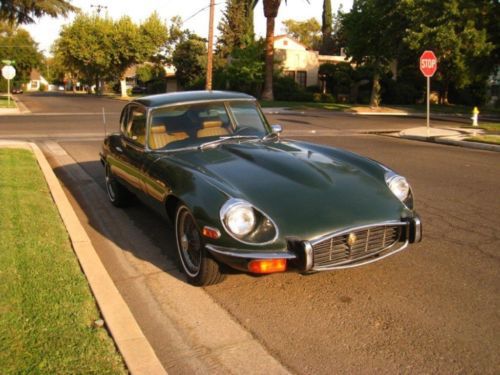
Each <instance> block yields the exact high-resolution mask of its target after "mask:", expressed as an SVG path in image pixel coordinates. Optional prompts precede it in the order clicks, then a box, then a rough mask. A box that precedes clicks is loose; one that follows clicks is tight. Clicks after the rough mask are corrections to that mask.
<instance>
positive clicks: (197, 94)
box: [134, 91, 255, 107]
mask: <svg viewBox="0 0 500 375" xmlns="http://www.w3.org/2000/svg"><path fill="white" fill-rule="evenodd" d="M234 99H236V100H241V99H246V100H255V98H254V97H253V96H250V95H247V94H244V93H241V92H232V91H179V92H172V93H168V94H159V95H150V96H144V97H142V98H139V99H136V100H134V102H137V103H140V104H142V105H144V106H146V107H161V106H164V105H169V104H177V103H189V102H198V101H213V100H234Z"/></svg>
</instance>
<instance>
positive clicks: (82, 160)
mask: <svg viewBox="0 0 500 375" xmlns="http://www.w3.org/2000/svg"><path fill="white" fill-rule="evenodd" d="M22 100H23V101H24V102H25V103H26V105H27V106H28V107H29V108H31V109H33V110H34V111H36V112H37V113H38V114H35V115H31V116H9V117H0V138H14V137H17V138H26V139H33V140H36V141H37V142H39V143H40V144H41V146H42V148H43V149H44V151H45V152H46V154H47V155H48V157H49V161H51V163H52V164H53V165H54V167H55V171H56V173H57V174H58V176H59V177H60V178H61V180H62V181H63V183H64V184H65V186H66V188H67V189H68V193H70V194H71V195H72V197H73V203H74V204H75V207H76V208H77V210H78V214H79V215H80V217H81V218H83V219H84V221H85V225H86V226H87V229H88V231H89V234H90V235H91V238H92V240H93V242H94V241H95V243H96V244H97V246H96V247H97V248H98V251H100V254H99V255H100V256H101V258H102V259H103V262H104V263H105V265H106V267H107V268H108V271H109V272H110V274H111V276H112V277H113V279H114V280H115V283H117V286H118V288H119V289H120V291H121V292H122V294H123V295H124V297H125V299H126V300H127V301H128V302H129V304H130V305H131V308H132V311H133V312H134V315H136V317H137V318H138V320H139V323H140V324H141V327H142V328H143V330H144V332H145V334H146V335H147V336H148V338H150V340H151V342H152V345H153V347H154V348H155V351H156V352H157V354H158V355H159V357H160V360H161V361H162V363H163V364H164V365H165V366H166V367H167V369H168V371H169V373H174V374H175V373H190V372H192V370H193V364H192V363H191V362H188V361H187V360H185V359H184V358H185V357H186V351H188V349H186V351H181V350H180V349H179V348H178V345H179V344H178V342H177V341H176V340H180V341H182V340H181V339H178V338H176V339H173V338H172V332H171V329H170V328H169V327H168V326H166V325H165V323H164V320H165V319H162V318H163V316H164V315H168V311H169V309H175V306H171V305H170V306H168V304H165V303H162V301H163V300H164V298H163V297H162V296H164V294H165V293H166V291H165V290H164V288H163V287H162V284H161V282H160V281H159V280H160V279H159V278H160V277H161V275H162V274H165V273H168V274H170V275H173V276H174V277H178V278H181V279H182V276H181V275H179V274H178V272H177V271H176V269H175V265H174V262H173V261H172V259H175V253H174V244H173V241H172V232H171V229H170V228H169V227H168V226H167V225H166V223H165V222H163V221H162V220H161V219H160V218H159V217H157V216H155V215H152V214H151V212H150V211H149V210H148V209H146V208H145V207H144V206H142V205H137V206H135V207H132V208H130V209H127V210H114V209H111V208H110V207H109V205H106V202H103V200H102V199H101V198H102V197H104V192H103V188H104V187H103V184H102V180H103V171H102V168H101V166H100V165H99V163H98V155H97V153H98V151H99V148H100V141H99V139H100V138H102V135H101V134H102V131H101V129H102V128H101V126H100V124H99V122H100V121H101V117H102V116H101V115H100V114H99V113H100V111H101V110H99V108H102V107H105V108H106V111H109V113H110V115H109V116H108V119H109V120H108V126H109V128H113V127H114V128H115V129H116V127H117V125H116V124H117V116H118V112H119V109H120V108H121V107H122V106H123V103H121V102H118V101H114V100H106V99H94V98H86V97H83V98H81V97H76V98H75V97H61V96H50V97H46V96H43V97H38V96H36V97H32V96H25V97H23V98H22ZM62 112H65V114H62ZM43 113H58V114H57V115H45V114H43ZM74 113H80V115H75V114H74ZM82 113H86V115H83V114H82ZM113 113H114V114H113ZM269 117H270V120H271V122H273V123H276V122H277V123H281V124H283V125H284V126H285V134H288V135H289V136H290V137H294V138H301V139H304V140H308V141H311V142H317V143H323V144H327V145H330V146H335V147H343V148H346V149H349V150H351V151H354V152H358V153H360V154H362V155H365V156H368V157H371V158H374V159H376V160H378V161H380V162H383V163H384V164H386V165H388V166H390V167H391V168H393V169H395V170H396V171H398V172H400V173H401V174H403V175H405V176H406V177H407V178H408V180H409V181H410V183H411V184H412V186H413V188H414V191H415V195H416V206H417V210H418V211H419V213H420V215H421V216H422V220H423V223H424V241H423V242H422V243H420V244H418V245H415V246H412V247H410V248H409V249H408V250H407V251H404V252H402V253H400V254H398V255H395V256H393V257H390V258H388V259H386V260H384V261H382V262H378V263H375V264H372V265H368V266H365V267H361V268H356V269H351V270H343V271H337V272H329V273H317V274H313V275H307V276H305V275H298V274H293V273H286V274H275V275H270V276H264V277H254V276H249V275H246V274H241V273H237V272H231V273H230V274H229V275H228V277H227V279H226V280H225V281H224V282H223V283H222V284H219V285H215V286H211V287H208V288H205V292H206V293H208V294H209V295H210V296H211V298H213V299H214V300H215V301H216V302H217V303H218V304H219V305H221V306H222V307H223V308H225V309H226V310H227V311H228V312H229V313H230V314H231V315H232V316H233V318H234V319H236V320H237V321H238V322H239V323H240V324H242V325H243V326H244V327H245V328H246V329H247V330H248V331H249V332H250V333H251V334H252V335H253V336H254V337H256V338H257V339H258V340H259V341H260V342H261V343H263V345H264V346H265V347H266V348H267V349H268V351H269V352H270V353H272V354H273V355H274V356H275V357H276V358H277V359H278V360H279V361H281V363H283V364H284V365H285V366H286V367H287V368H288V369H289V370H290V371H291V372H293V373H298V374H313V373H314V374H332V373H374V372H378V373H396V372H397V373H408V372H412V373H413V372H416V373H491V374H494V373H499V372H500V339H499V337H500V297H499V296H500V293H499V292H500V290H499V289H500V274H499V269H500V268H499V263H500V259H499V258H500V235H499V230H498V228H499V227H500V215H499V214H498V213H499V212H500V199H499V194H498V188H499V183H498V181H499V179H498V176H499V175H500V155H499V154H498V153H494V152H488V151H478V150H471V149H462V148H458V147H452V146H444V145H436V144H430V143H420V142H414V141H406V140H401V139H396V138H391V137H387V136H381V135H366V134H361V133H363V132H366V131H372V130H381V129H382V130H388V129H402V128H405V127H413V126H419V125H421V123H422V120H419V119H410V118H394V117H391V118H385V117H384V118H380V117H376V118H373V117H370V118H366V117H358V116H352V115H345V114H325V113H319V114H315V115H307V114H300V113H296V114H289V113H288V114H286V113H279V114H273V115H270V116H269ZM112 121H114V124H113V125H111V122H112ZM450 125H451V124H450ZM61 150H64V151H65V153H67V155H65V154H64V153H63V152H61ZM165 254H166V256H165ZM152 266H153V267H152ZM153 268H154V272H152V269H153ZM193 308H196V307H195V306H193ZM198 329H199V330H203V329H204V327H198ZM166 338H168V339H166ZM197 350H199V348H198V349H197ZM202 356H203V354H200V358H201V357H202ZM256 360H257V361H258V359H256ZM214 368H215V367H214ZM214 372H217V371H215V370H214Z"/></svg>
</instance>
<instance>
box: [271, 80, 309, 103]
mask: <svg viewBox="0 0 500 375" xmlns="http://www.w3.org/2000/svg"><path fill="white" fill-rule="evenodd" d="M273 91H274V99H276V100H286V101H299V102H307V101H312V100H313V94H312V93H311V92H307V91H306V90H305V89H303V88H301V87H300V86H299V85H298V84H297V82H295V80H294V79H293V78H290V77H283V76H279V77H274V79H273Z"/></svg>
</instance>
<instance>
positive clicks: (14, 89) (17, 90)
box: [11, 87, 24, 94]
mask: <svg viewBox="0 0 500 375" xmlns="http://www.w3.org/2000/svg"><path fill="white" fill-rule="evenodd" d="M23 92H24V91H23V89H22V88H20V87H14V88H13V89H12V90H11V93H12V94H22V93H23Z"/></svg>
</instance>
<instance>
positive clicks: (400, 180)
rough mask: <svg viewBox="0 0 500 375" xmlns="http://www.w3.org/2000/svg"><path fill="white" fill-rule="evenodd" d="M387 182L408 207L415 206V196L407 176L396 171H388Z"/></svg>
mask: <svg viewBox="0 0 500 375" xmlns="http://www.w3.org/2000/svg"><path fill="white" fill-rule="evenodd" d="M385 182H386V183H387V186H388V187H389V189H390V190H391V191H392V193H393V194H394V195H395V196H396V197H397V198H398V199H399V200H400V201H401V202H403V203H404V204H405V205H406V206H407V207H408V208H410V209H412V208H413V197H412V191H411V186H410V184H409V183H408V181H406V178H404V177H403V176H400V175H398V174H396V173H394V172H389V173H386V175H385Z"/></svg>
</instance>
